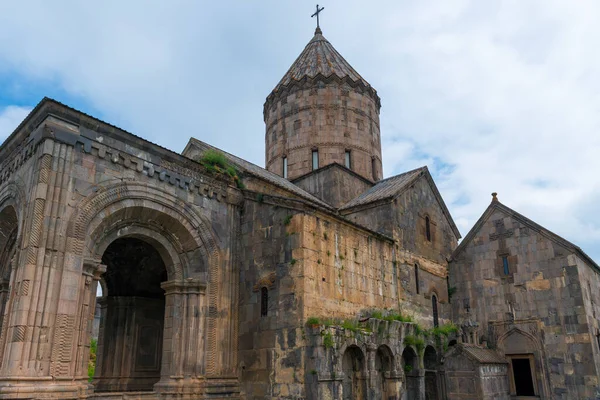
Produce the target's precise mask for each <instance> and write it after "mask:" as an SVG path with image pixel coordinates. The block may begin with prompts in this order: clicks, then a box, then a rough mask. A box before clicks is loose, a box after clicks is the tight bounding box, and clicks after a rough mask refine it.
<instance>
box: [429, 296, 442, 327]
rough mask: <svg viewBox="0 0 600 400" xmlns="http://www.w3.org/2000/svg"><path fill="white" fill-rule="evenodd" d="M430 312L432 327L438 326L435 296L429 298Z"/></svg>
mask: <svg viewBox="0 0 600 400" xmlns="http://www.w3.org/2000/svg"><path fill="white" fill-rule="evenodd" d="M431 312H432V313H433V326H436V327H437V326H439V325H440V320H439V317H438V303H437V297H436V296H435V295H433V296H431Z"/></svg>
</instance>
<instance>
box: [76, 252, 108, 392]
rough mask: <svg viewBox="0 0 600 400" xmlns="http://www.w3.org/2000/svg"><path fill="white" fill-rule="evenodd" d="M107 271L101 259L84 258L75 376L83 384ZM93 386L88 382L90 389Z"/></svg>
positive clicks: (86, 377)
mask: <svg viewBox="0 0 600 400" xmlns="http://www.w3.org/2000/svg"><path fill="white" fill-rule="evenodd" d="M104 272H106V265H102V264H101V263H100V261H99V260H84V262H83V271H82V277H83V279H82V282H81V290H80V292H81V294H80V298H81V301H80V308H79V309H80V313H79V321H78V322H79V323H78V326H79V329H78V332H77V334H78V337H79V339H78V341H77V354H76V362H75V365H76V367H75V376H76V377H78V378H79V379H80V380H82V385H85V384H86V383H87V379H88V376H87V373H88V363H89V360H90V338H91V334H92V324H93V321H94V314H95V311H96V291H97V289H98V281H99V280H100V276H101V275H102V274H103V273H104ZM91 389H92V386H91V385H89V384H88V390H91Z"/></svg>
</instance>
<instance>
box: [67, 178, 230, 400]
mask: <svg viewBox="0 0 600 400" xmlns="http://www.w3.org/2000/svg"><path fill="white" fill-rule="evenodd" d="M78 210H79V212H78V213H77V214H76V215H74V216H73V217H72V219H71V223H70V224H69V227H68V230H67V252H68V253H69V254H71V255H72V260H73V262H77V259H84V260H92V261H91V263H92V264H93V263H96V264H97V265H100V259H101V257H102V254H103V252H104V250H105V249H106V248H107V247H108V246H109V245H110V243H112V242H113V241H114V240H115V239H116V238H119V237H132V238H141V239H142V240H144V241H147V242H149V243H151V244H152V246H153V247H154V248H155V249H156V250H157V251H158V252H159V253H160V255H161V257H162V259H163V260H164V261H165V267H166V270H167V274H168V281H167V282H165V283H164V284H163V285H162V287H163V289H164V290H165V295H166V314H165V322H166V323H165V327H169V329H171V331H167V330H165V338H164V344H165V345H164V346H163V365H162V369H161V376H162V378H161V380H160V382H159V383H158V384H157V385H155V388H156V390H158V391H160V392H169V393H173V394H175V393H178V392H180V391H181V390H184V385H183V384H182V382H183V380H186V384H185V390H190V388H191V386H193V385H194V382H195V383H196V384H197V385H204V386H205V384H203V383H202V381H201V380H198V379H197V378H202V377H206V376H219V374H221V369H222V368H228V367H229V366H228V365H227V361H228V360H227V358H229V359H230V361H231V363H230V364H231V365H233V366H235V361H236V357H237V354H231V353H228V354H227V356H225V357H223V356H221V355H220V354H219V355H217V353H218V352H219V353H224V351H223V350H222V349H223V348H225V347H228V346H229V345H230V342H232V340H233V339H234V338H233V332H231V335H232V336H231V337H230V338H219V339H221V341H220V342H217V334H216V332H217V331H218V330H219V327H220V326H221V325H222V324H225V322H223V321H222V318H219V310H220V309H221V308H222V307H223V306H224V305H223V304H221V299H220V298H219V295H220V293H218V288H219V287H221V280H222V279H223V278H222V275H223V274H220V273H219V270H220V266H221V257H220V253H219V250H218V246H217V240H216V239H215V236H214V234H213V233H212V229H211V228H210V224H209V223H208V222H207V221H206V219H205V218H204V217H203V216H202V215H200V214H199V213H198V212H197V211H196V210H195V209H194V208H193V207H190V206H189V205H188V204H187V203H184V202H183V201H181V200H179V199H178V198H177V197H175V196H173V195H172V194H170V193H168V192H165V191H163V190H160V189H158V188H155V187H152V186H148V185H143V184H139V183H136V182H122V183H119V184H116V185H111V186H109V187H106V188H100V189H99V190H97V192H96V193H95V194H94V195H92V196H90V197H88V198H86V199H85V200H84V201H83V202H82V203H81V204H80V205H79V207H78ZM91 290H93V291H94V293H95V290H96V288H95V286H94V287H93V288H91ZM207 292H208V293H207ZM88 306H89V307H88V308H90V309H91V310H93V309H94V307H91V306H92V305H91V304H90V305H88ZM175 308H176V309H177V310H178V312H177V313H173V312H171V311H170V310H173V309H175ZM83 317H84V316H83V314H82V315H81V319H84V318H83ZM169 318H171V319H173V320H169ZM175 319H176V320H175ZM227 323H230V322H227ZM165 329H166V328H165ZM192 330H194V332H192ZM223 330H224V331H226V332H227V331H231V330H232V328H231V327H227V326H225V327H224V329H223ZM199 332H202V333H201V334H199ZM174 337H176V338H177V340H167V339H170V338H174ZM223 339H225V340H223ZM80 342H85V340H82V341H80ZM183 342H185V343H183ZM182 349H186V351H185V352H183V351H182ZM217 357H218V358H219V359H223V361H225V362H222V363H221V364H220V365H217V363H216V359H217ZM82 361H86V362H87V360H82ZM165 363H166V364H165ZM81 365H83V363H81ZM231 368H234V367H231ZM188 379H195V380H193V381H192V383H190V382H189V381H187V380H188ZM198 390H200V389H198Z"/></svg>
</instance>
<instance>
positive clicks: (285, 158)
mask: <svg viewBox="0 0 600 400" xmlns="http://www.w3.org/2000/svg"><path fill="white" fill-rule="evenodd" d="M282 168H283V177H284V178H286V179H287V177H288V159H287V157H283V165H282Z"/></svg>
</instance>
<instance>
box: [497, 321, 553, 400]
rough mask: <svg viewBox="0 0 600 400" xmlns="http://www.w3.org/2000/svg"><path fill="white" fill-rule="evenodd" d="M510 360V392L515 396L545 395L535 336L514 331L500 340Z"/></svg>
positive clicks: (500, 346)
mask: <svg viewBox="0 0 600 400" xmlns="http://www.w3.org/2000/svg"><path fill="white" fill-rule="evenodd" d="M498 344H499V348H500V349H501V350H503V352H504V355H505V356H506V359H507V360H508V362H509V364H508V374H509V382H510V392H511V395H513V396H540V393H541V394H542V395H543V392H544V391H543V385H542V384H541V383H542V381H543V380H542V379H541V372H540V371H539V370H540V367H539V365H540V359H541V354H540V353H541V352H540V346H539V344H538V341H537V340H536V338H534V337H533V336H531V335H529V334H527V333H525V332H523V331H521V330H520V329H513V330H511V331H509V332H508V333H507V334H506V335H504V336H502V337H500V338H499V340H498Z"/></svg>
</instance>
